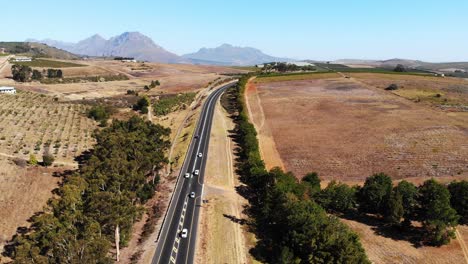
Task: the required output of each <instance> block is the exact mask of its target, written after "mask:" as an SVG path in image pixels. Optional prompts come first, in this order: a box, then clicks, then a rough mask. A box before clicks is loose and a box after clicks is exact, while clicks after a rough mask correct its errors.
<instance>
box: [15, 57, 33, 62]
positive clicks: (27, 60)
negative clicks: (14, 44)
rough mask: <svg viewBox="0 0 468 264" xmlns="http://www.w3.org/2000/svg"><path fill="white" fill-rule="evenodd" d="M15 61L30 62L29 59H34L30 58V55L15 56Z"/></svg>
mask: <svg viewBox="0 0 468 264" xmlns="http://www.w3.org/2000/svg"><path fill="white" fill-rule="evenodd" d="M13 61H15V62H29V61H32V58H29V57H15V58H14V59H13Z"/></svg>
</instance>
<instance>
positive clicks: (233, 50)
mask: <svg viewBox="0 0 468 264" xmlns="http://www.w3.org/2000/svg"><path fill="white" fill-rule="evenodd" d="M182 57H184V58H187V59H191V60H193V61H195V62H197V61H199V62H200V61H201V62H207V63H210V64H220V65H232V66H246V65H255V64H261V63H266V62H274V61H289V60H290V59H286V58H278V57H273V56H270V55H267V54H265V53H263V52H262V51H260V50H258V49H255V48H250V47H235V46H232V45H229V44H223V45H221V46H219V47H217V48H202V49H200V50H199V51H198V52H195V53H190V54H186V55H183V56H182Z"/></svg>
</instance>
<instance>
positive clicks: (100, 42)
mask: <svg viewBox="0 0 468 264" xmlns="http://www.w3.org/2000/svg"><path fill="white" fill-rule="evenodd" d="M26 41H27V42H39V43H44V44H47V45H49V46H52V47H56V48H59V49H63V50H66V51H68V52H71V53H74V54H78V55H85V56H105V57H111V56H121V57H133V58H135V59H137V60H142V61H151V62H161V63H191V64H210V65H228V66H233V65H235V66H245V65H255V64H260V63H265V62H273V61H286V60H288V59H285V58H278V57H274V56H270V55H267V54H264V53H263V52H262V51H260V50H258V49H255V48H250V47H234V46H232V45H229V44H223V45H221V46H220V47H217V48H202V49H200V50H199V51H198V52H195V53H191V54H186V55H183V56H178V55H176V54H174V53H172V52H169V51H167V50H165V49H164V48H162V47H161V46H159V45H157V44H156V43H155V42H154V41H153V40H152V39H151V38H149V37H147V36H145V35H143V34H141V33H139V32H125V33H123V34H121V35H118V36H115V37H112V38H110V39H105V38H103V37H101V36H100V35H98V34H95V35H93V36H91V37H89V38H87V39H84V40H81V41H79V42H77V43H70V42H62V41H57V40H52V39H44V40H35V39H28V40H26Z"/></svg>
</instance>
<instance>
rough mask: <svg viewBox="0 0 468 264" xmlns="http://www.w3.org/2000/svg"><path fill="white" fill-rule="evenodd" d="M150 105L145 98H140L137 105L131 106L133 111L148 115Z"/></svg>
mask: <svg viewBox="0 0 468 264" xmlns="http://www.w3.org/2000/svg"><path fill="white" fill-rule="evenodd" d="M150 105H151V103H150V100H149V98H148V97H147V96H143V97H140V99H139V100H138V101H137V103H136V104H135V105H134V106H133V110H135V111H140V112H141V113H142V114H147V113H148V107H149V106H150Z"/></svg>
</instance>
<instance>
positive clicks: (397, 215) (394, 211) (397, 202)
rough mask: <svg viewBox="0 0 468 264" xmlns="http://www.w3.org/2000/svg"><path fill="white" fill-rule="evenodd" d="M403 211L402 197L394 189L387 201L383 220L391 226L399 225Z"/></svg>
mask: <svg viewBox="0 0 468 264" xmlns="http://www.w3.org/2000/svg"><path fill="white" fill-rule="evenodd" d="M404 213H405V210H404V208H403V196H402V195H401V193H400V192H399V191H398V189H396V188H395V189H394V190H393V191H392V192H391V194H390V197H389V198H388V201H387V210H386V211H385V220H386V221H387V222H388V223H390V224H392V225H400V223H401V219H402V218H403V215H404Z"/></svg>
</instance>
